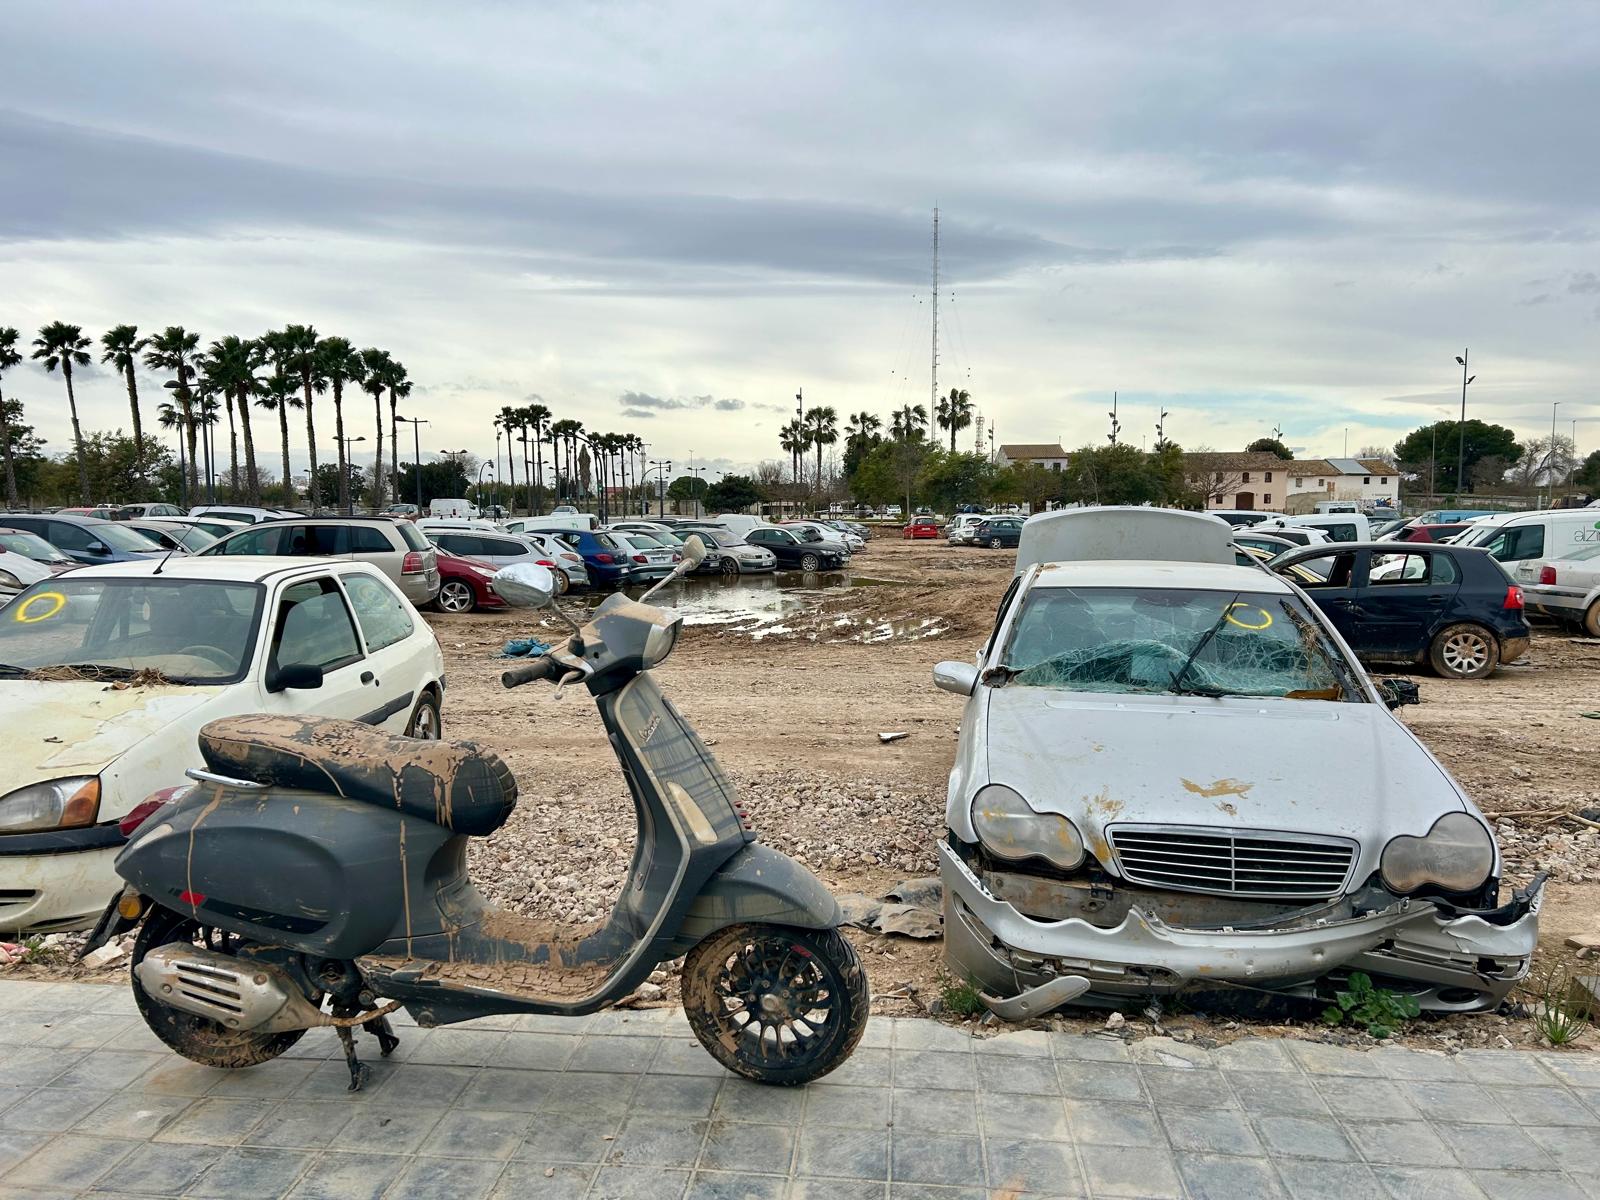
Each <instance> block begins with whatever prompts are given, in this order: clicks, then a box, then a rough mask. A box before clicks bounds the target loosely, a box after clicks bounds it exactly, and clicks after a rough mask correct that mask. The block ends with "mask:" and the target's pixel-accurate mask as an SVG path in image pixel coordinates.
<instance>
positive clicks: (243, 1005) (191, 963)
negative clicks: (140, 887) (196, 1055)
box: [133, 943, 333, 1033]
mask: <svg viewBox="0 0 1600 1200" xmlns="http://www.w3.org/2000/svg"><path fill="white" fill-rule="evenodd" d="M133 973H134V975H136V976H137V977H138V980H139V986H140V987H142V988H143V989H144V990H145V992H146V994H147V995H149V996H150V997H151V998H152V999H155V1000H159V1001H160V1002H161V1003H162V1004H166V1005H169V1006H170V1007H172V1008H176V1009H178V1010H179V1011H180V1012H186V1013H193V1014H194V1015H195V1016H197V1017H206V1018H207V1019H209V1020H212V1021H215V1022H217V1023H218V1024H219V1025H224V1026H226V1027H227V1028H229V1029H239V1030H246V1029H249V1030H256V1031H259V1032H262V1033H282V1032H285V1031H287V1030H290V1029H312V1028H315V1027H316V1026H319V1025H331V1024H333V1018H332V1017H331V1016H330V1015H329V1014H327V1013H325V1012H323V1011H322V1010H321V1009H320V1008H318V1007H317V1006H316V1005H314V1004H312V1003H311V1001H309V1000H307V999H306V998H305V996H304V995H303V994H302V993H301V991H300V989H299V988H298V987H296V986H295V984H294V981H293V980H291V979H290V978H289V977H288V975H286V974H284V972H282V971H281V970H279V969H278V968H277V967H274V966H272V965H270V964H269V963H261V962H247V961H243V960H241V959H237V958H234V957H233V956H232V955H228V954H218V953H217V952H216V951H214V950H202V949H200V948H199V947H198V946H189V945H184V944H181V943H175V944H173V945H169V946H158V947H156V948H155V949H154V950H152V951H150V953H148V954H146V955H145V956H144V959H143V961H141V962H140V963H139V965H138V966H136V967H135V968H134V969H133Z"/></svg>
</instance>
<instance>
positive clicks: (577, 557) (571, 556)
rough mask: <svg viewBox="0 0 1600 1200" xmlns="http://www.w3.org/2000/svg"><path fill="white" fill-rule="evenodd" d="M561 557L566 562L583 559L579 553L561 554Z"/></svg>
mask: <svg viewBox="0 0 1600 1200" xmlns="http://www.w3.org/2000/svg"><path fill="white" fill-rule="evenodd" d="M561 557H562V558H564V559H566V560H567V561H568V562H582V561H583V555H581V554H563V555H562V556H561Z"/></svg>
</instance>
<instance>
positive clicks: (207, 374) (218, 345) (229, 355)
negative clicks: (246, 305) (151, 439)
mask: <svg viewBox="0 0 1600 1200" xmlns="http://www.w3.org/2000/svg"><path fill="white" fill-rule="evenodd" d="M263 361H264V354H263V351H262V348H261V344H260V343H259V342H254V341H247V340H246V339H244V338H241V337H238V336H237V335H234V334H229V335H228V336H227V337H224V338H219V339H218V340H217V341H214V342H212V343H211V345H209V346H207V347H206V352H205V354H204V356H203V357H202V358H201V359H200V373H201V377H202V378H203V379H204V380H205V381H206V386H207V388H208V390H209V391H210V392H211V393H213V394H221V395H222V396H223V397H225V398H226V400H227V404H228V425H229V434H228V460H229V467H230V469H231V471H232V475H231V476H230V479H231V481H232V483H233V486H234V488H235V489H237V488H238V486H239V454H238V448H237V446H236V445H235V438H234V436H233V430H232V426H233V418H234V414H235V412H237V414H238V417H239V428H240V431H241V432H242V433H243V435H244V497H245V503H247V504H260V503H261V473H260V471H259V469H258V468H257V466H256V441H255V434H254V431H253V430H252V429H251V426H250V405H251V403H252V402H253V401H254V400H255V399H256V398H257V397H258V396H260V395H261V394H262V392H263V384H262V382H261V380H259V379H258V378H256V370H257V368H259V367H260V366H261V365H262V363H263Z"/></svg>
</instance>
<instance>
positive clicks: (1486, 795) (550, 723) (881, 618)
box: [429, 537, 1600, 1044]
mask: <svg viewBox="0 0 1600 1200" xmlns="http://www.w3.org/2000/svg"><path fill="white" fill-rule="evenodd" d="M1013 558H1014V556H1013V553H1012V552H1011V551H989V550H981V549H975V548H967V547H950V546H947V545H946V544H945V543H944V542H942V541H939V542H918V543H905V542H901V541H899V540H896V539H891V538H883V537H880V538H876V539H874V540H873V542H872V543H871V544H870V546H869V548H868V550H867V551H866V552H865V553H864V554H862V555H859V556H858V557H857V558H856V560H855V562H854V563H853V564H852V567H853V570H852V575H853V576H854V580H853V585H852V586H843V581H841V580H834V581H832V584H833V586H821V587H811V588H805V589H803V590H802V593H801V596H800V607H799V608H796V609H788V610H779V609H775V608H773V607H771V606H770V601H771V599H772V596H773V593H771V592H762V593H761V594H760V595H761V597H764V599H762V600H759V601H758V602H757V603H756V604H754V605H753V606H752V607H751V608H750V609H741V608H740V607H739V605H738V601H739V599H740V598H741V595H742V593H741V592H739V591H738V590H737V587H736V588H735V590H734V591H733V592H732V593H731V595H732V597H733V599H732V601H731V602H730V607H729V610H728V611H709V612H707V611H699V612H697V611H695V602H690V603H686V604H685V605H684V606H683V607H684V611H686V612H688V613H689V614H690V615H689V617H688V620H690V621H695V622H698V623H695V624H691V625H689V626H688V627H687V628H686V629H685V633H684V636H683V640H682V642H681V643H680V645H679V647H678V649H677V650H676V652H675V653H674V655H673V657H672V658H671V659H670V660H669V661H668V662H667V663H666V664H665V666H664V667H663V668H662V669H661V670H660V671H659V673H658V675H659V678H660V681H661V683H662V686H663V688H664V689H665V690H666V692H667V693H668V694H669V695H670V696H671V697H672V699H673V701H674V702H675V703H676V704H677V705H678V706H679V708H680V709H681V710H682V711H683V712H684V714H685V715H686V716H687V717H688V718H689V719H690V720H691V721H692V722H693V723H694V724H695V726H696V728H697V729H698V730H699V731H700V733H701V735H702V736H703V737H704V738H706V739H707V741H708V742H709V743H710V744H711V745H713V747H714V748H715V752H716V754H717V755H718V756H719V758H720V759H721V761H722V763H723V765H724V766H725V768H726V769H727V770H728V771H729V772H730V774H732V775H733V777H734V778H735V780H736V781H737V782H738V783H739V785H740V787H741V789H742V790H743V791H744V793H745V795H746V798H747V800H748V802H749V805H750V808H751V812H752V815H753V818H754V821H755V825H756V828H757V829H758V830H759V831H760V832H761V835H762V838H763V840H764V841H766V842H767V843H768V844H771V845H773V846H775V847H777V848H779V849H782V850H784V851H786V852H788V853H792V854H795V855H796V856H797V857H799V858H800V859H802V861H805V862H806V863H807V865H809V866H810V867H812V869H813V870H815V871H816V872H817V873H818V874H819V875H820V876H821V877H822V878H823V880H824V881H825V882H826V883H827V884H828V885H829V886H830V887H831V888H833V889H834V890H835V891H836V892H838V893H848V892H859V893H865V894H867V895H868V896H877V895H879V894H880V893H881V892H882V891H883V890H884V889H886V888H888V887H890V886H892V885H893V884H895V883H896V882H899V881H902V880H905V879H907V878H910V877H916V876H926V875H931V874H933V873H934V871H935V868H934V859H933V855H932V849H931V843H932V840H933V839H934V838H935V837H937V836H938V835H939V833H940V832H941V830H942V828H943V810H944V790H945V780H946V775H947V773H948V771H949V769H950V766H951V762H952V760H953V756H954V752H955V747H956V736H957V731H958V724H959V720H960V715H961V701H960V700H959V698H957V697H953V696H950V695H947V694H945V693H942V692H939V691H936V690H935V689H934V687H933V685H932V682H931V679H930V670H931V668H932V666H933V664H934V663H935V662H936V661H938V660H940V659H945V658H964V659H968V660H969V661H970V659H971V656H972V654H973V652H974V651H975V650H976V649H977V648H978V647H979V646H980V645H981V644H982V641H983V639H984V637H985V636H986V634H987V632H988V630H989V628H990V624H991V621H992V618H993V613H994V610H995V607H996V604H997V603H998V601H999V598H1000V594H1001V592H1002V591H1003V589H1004V586H1005V584H1006V582H1007V581H1008V580H1009V578H1010V574H1011V567H1012V563H1013ZM783 582H784V583H785V585H786V586H787V585H791V584H792V585H793V586H796V587H798V586H799V585H800V581H799V580H797V579H794V578H793V577H788V578H786V579H784V580H783ZM828 582H829V581H828V580H826V578H825V579H824V580H823V583H824V584H826V583H828ZM717 586H718V584H717V583H716V581H712V582H711V583H710V585H709V587H710V588H711V589H714V588H716V587H717ZM697 589H698V591H699V592H700V593H701V594H702V600H703V593H704V591H705V590H706V589H704V588H698V585H697ZM791 599H792V597H791ZM571 603H572V607H573V608H574V610H576V608H577V602H576V600H574V601H573V602H571ZM711 608H712V609H716V604H715V602H713V603H712V604H711ZM429 620H430V621H431V622H432V623H433V625H434V628H435V630H436V631H437V633H438V636H439V639H440V642H441V643H442V645H443V646H444V648H445V654H446V657H447V660H448V664H449V665H448V672H449V692H448V699H447V703H446V708H445V726H446V731H447V736H452V737H472V738H475V739H478V740H479V741H481V742H483V743H484V744H486V745H488V746H491V747H493V748H494V749H496V750H498V751H500V752H501V753H502V754H503V755H505V757H506V758H507V759H508V761H509V762H510V763H511V765H512V767H513V769H514V770H515V772H516V774H517V777H518V780H519V782H520V784H521V786H522V788H523V791H524V796H525V800H524V802H523V804H522V805H521V806H520V808H519V812H518V814H517V815H516V816H515V817H514V818H513V820H512V822H511V823H510V824H509V825H508V827H507V828H506V829H505V830H504V831H502V832H501V833H500V834H497V835H495V837H494V838H492V839H490V842H489V844H488V845H487V846H485V847H483V849H482V850H481V851H480V854H479V861H478V863H477V864H475V865H476V866H477V868H478V869H479V871H480V873H481V874H482V876H483V877H484V878H485V879H487V880H489V885H488V890H490V892H491V894H493V895H495V896H496V898H497V899H499V900H501V901H502V902H503V903H508V904H510V905H512V906H513V907H516V908H518V909H519V910H522V911H527V912H530V913H535V914H537V915H540V916H559V917H563V918H566V919H574V920H576V919H583V918H587V917H591V916H593V915H595V914H596V913H599V912H601V911H603V907H604V905H605V904H606V903H608V902H609V897H610V896H611V895H612V894H614V893H615V889H616V888H617V887H618V886H619V885H620V883H621V880H622V877H623V874H624V873H625V871H626V868H627V862H628V853H629V851H630V849H631V828H632V821H631V804H630V802H629V801H628V800H627V799H626V793H625V791H624V789H623V785H622V783H621V780H620V778H619V777H618V776H617V773H616V771H615V769H614V766H613V761H612V758H611V755H610V752H609V750H608V749H607V747H606V746H605V743H604V741H603V738H602V735H601V732H600V728H599V723H598V720H597V719H596V717H595V714H594V711H593V708H592V707H591V706H590V705H589V704H588V702H587V699H586V697H584V696H583V695H581V694H573V695H570V696H567V697H565V698H564V699H562V700H559V701H557V700H553V699H552V698H551V695H550V689H548V688H539V689H531V690H528V691H513V692H507V691H505V690H503V689H502V688H501V687H500V685H499V682H498V670H499V667H500V665H501V664H500V663H499V662H498V661H496V660H493V659H490V658H489V657H488V656H489V655H492V654H493V653H495V652H496V651H497V650H498V649H499V648H500V647H501V646H502V645H503V643H504V642H505V641H506V640H507V639H509V638H511V637H515V636H527V635H530V634H531V635H533V636H542V637H545V638H546V639H547V640H548V639H549V638H550V637H553V636H555V631H556V627H555V625H554V624H553V623H552V622H549V621H548V619H547V620H546V623H545V624H544V625H543V626H541V625H539V623H538V620H537V618H535V617H534V615H533V614H527V613H508V614H500V615H486V614H474V615H467V616H437V615H430V617H429ZM1597 668H1600V645H1597V644H1585V643H1584V642H1582V641H1578V640H1574V639H1571V638H1569V637H1567V636H1566V635H1564V634H1562V633H1560V632H1558V631H1554V630H1543V631H1540V634H1539V636H1537V637H1536V639H1535V642H1534V646H1533V649H1532V651H1531V653H1530V654H1529V655H1528V657H1527V659H1526V660H1525V662H1524V663H1523V664H1519V665H1515V666H1510V667H1506V668H1503V669H1502V670H1501V671H1499V672H1498V673H1497V674H1496V675H1495V676H1494V677H1493V678H1491V679H1489V680H1487V681H1480V682H1460V683H1455V682H1446V681H1444V680H1440V679H1438V678H1436V677H1434V676H1432V675H1431V674H1429V673H1426V672H1423V671H1420V670H1419V671H1418V672H1417V673H1416V674H1415V675H1414V678H1416V679H1417V681H1418V682H1419V683H1420V685H1421V691H1422V698H1423V702H1422V703H1421V704H1420V705H1417V706H1415V707H1412V708H1408V709H1405V710H1403V713H1404V716H1405V718H1406V720H1407V722H1408V724H1410V725H1411V726H1412V728H1414V729H1415V730H1416V731H1417V732H1418V734H1419V735H1420V736H1421V737H1422V739H1423V740H1424V741H1425V742H1426V744H1427V745H1428V746H1429V747H1430V749H1432V751H1433V752H1434V753H1435V754H1436V755H1437V756H1438V757H1439V758H1440V759H1441V761H1443V762H1444V764H1445V765H1446V766H1447V767H1448V768H1449V769H1450V771H1451V772H1452V773H1453V774H1455V776H1456V777H1457V778H1458V779H1459V780H1460V781H1461V782H1462V783H1463V784H1464V785H1465V787H1466V788H1467V789H1468V791H1469V792H1470V793H1471V794H1472V795H1473V796H1474V797H1475V798H1476V799H1477V801H1478V803H1479V804H1480V805H1481V806H1482V808H1483V809H1484V810H1485V812H1486V813H1487V814H1488V815H1490V816H1491V818H1500V817H1505V818H1508V819H1509V821H1510V824H1506V825H1503V826H1502V839H1503V841H1504V842H1505V843H1506V845H1505V853H1506V857H1507V864H1508V873H1507V877H1508V881H1509V882H1510V883H1522V882H1525V881H1526V880H1527V879H1528V878H1529V877H1530V876H1531V875H1532V874H1533V872H1534V871H1535V870H1537V869H1541V868H1549V869H1551V870H1552V879H1553V882H1552V883H1551V884H1550V885H1549V889H1548V892H1547V899H1546V902H1545V906H1544V910H1543V917H1542V922H1541V960H1542V961H1541V964H1540V969H1543V968H1544V966H1545V965H1546V964H1547V963H1548V962H1551V961H1554V960H1555V959H1556V958H1558V957H1562V956H1568V955H1570V951H1566V950H1564V948H1563V945H1562V943H1563V942H1564V940H1565V938H1566V937H1568V936H1569V935H1571V934H1574V933H1578V932H1597V931H1600V827H1593V828H1591V827H1588V826H1585V825H1583V824H1580V823H1578V822H1576V821H1569V820H1566V819H1564V818H1563V814H1567V813H1576V812H1579V811H1582V810H1585V809H1593V807H1594V806H1596V805H1600V775H1597V774H1596V773H1595V772H1594V771H1592V770H1591V769H1590V768H1589V767H1588V765H1587V757H1588V756H1587V754H1586V752H1585V751H1584V750H1583V749H1582V748H1583V747H1586V746H1592V745H1593V744H1594V741H1595V739H1596V735H1600V722H1595V721H1593V720H1590V719H1587V718H1584V717H1581V716H1580V715H1579V714H1580V712H1584V711H1591V710H1593V709H1595V708H1596V707H1600V672H1597ZM890 731H893V732H904V733H906V734H907V735H908V736H907V737H905V738H904V739H903V740H900V741H896V742H892V743H889V744H883V743H880V741H879V738H878V734H879V733H880V732H890ZM850 936H851V937H852V940H853V941H854V942H855V943H856V945H857V946H858V948H859V949H860V950H861V951H862V952H863V955H864V959H865V961H866V963H867V968H868V972H869V976H870V978H871V980H872V986H873V993H874V997H875V1000H874V1008H875V1010H877V1011H883V1012H891V1013H896V1014H900V1015H907V1014H912V1013H917V1012H923V1011H927V1009H928V1007H929V1006H930V1005H932V1004H933V1002H934V1000H935V998H936V997H938V995H939V979H940V975H941V950H942V948H941V944H940V943H939V942H938V941H936V940H935V941H932V942H918V941H912V940H909V939H906V938H900V937H887V936H883V935H878V934H873V933H869V932H863V931H859V930H852V931H851V933H850ZM1591 969H1592V968H1591ZM665 982H666V983H667V987H668V990H669V994H670V992H671V988H672V982H673V981H670V980H668V981H665ZM934 1007H935V1008H937V1005H934ZM1087 1020H1090V1021H1092V1022H1098V1021H1099V1020H1101V1018H1093V1017H1091V1018H1087ZM1181 1023H1182V1019H1181V1018H1180V1019H1179V1025H1180V1026H1181ZM1212 1024H1214V1022H1213V1023H1212ZM1428 1025H1430V1026H1436V1027H1437V1028H1436V1029H1435V1030H1434V1033H1433V1035H1432V1036H1434V1037H1436V1038H1437V1037H1443V1038H1446V1039H1449V1038H1452V1037H1458V1036H1465V1037H1466V1038H1467V1039H1468V1040H1470V1041H1471V1042H1472V1043H1475V1044H1481V1043H1483V1042H1484V1041H1485V1040H1492V1039H1495V1038H1500V1037H1503V1036H1508V1035H1509V1036H1510V1037H1511V1038H1512V1039H1513V1040H1526V1036H1525V1035H1526V1023H1525V1022H1521V1021H1516V1020H1512V1021H1507V1020H1505V1019H1504V1018H1501V1017H1477V1018H1464V1019H1455V1020H1451V1021H1448V1022H1430V1023H1428ZM1173 1027H1174V1026H1172V1025H1171V1023H1170V1021H1169V1022H1168V1028H1169V1030H1170V1029H1172V1028H1173ZM1440 1030H1442V1031H1443V1032H1440ZM1257 1031H1259V1029H1258V1030H1257ZM1458 1031H1459V1032H1458ZM1209 1032H1210V1033H1211V1034H1212V1035H1215V1033H1216V1030H1215V1029H1211V1030H1210V1031H1209ZM1590 1036H1591V1037H1592V1036H1593V1035H1592V1034H1591V1035H1590Z"/></svg>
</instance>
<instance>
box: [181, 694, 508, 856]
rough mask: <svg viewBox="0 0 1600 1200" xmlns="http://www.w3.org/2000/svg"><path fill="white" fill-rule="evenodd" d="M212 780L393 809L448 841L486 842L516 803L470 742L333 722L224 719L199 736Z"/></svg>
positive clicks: (494, 759) (500, 770) (494, 762)
mask: <svg viewBox="0 0 1600 1200" xmlns="http://www.w3.org/2000/svg"><path fill="white" fill-rule="evenodd" d="M200 755H201V757H202V758H204V759H205V763H206V766H207V767H208V768H209V769H210V770H212V771H215V772H216V773H217V774H219V775H230V776H232V777H234V778H236V779H246V780H250V781H252V782H254V783H264V784H268V785H270V786H274V787H285V788H299V789H304V790H307V791H314V792H330V793H333V794H334V795H338V796H343V797H345V798H346V799H349V800H360V801H364V802H366V803H368V804H375V805H379V806H380V807H384V808H392V809H398V810H399V811H401V812H403V813H409V814H410V815H411V816H413V817H421V818H422V819H423V820H425V821H432V822H433V823H434V824H435V825H442V826H443V827H444V828H446V829H449V830H452V831H453V832H455V833H464V834H469V835H471V836H474V837H483V836H485V835H487V834H490V833H493V832H494V831H495V830H496V829H498V828H500V826H501V825H504V824H505V821H506V818H507V817H508V816H510V815H511V810H512V809H513V808H515V807H516V804H517V782H516V780H515V779H514V778H513V777H512V775H511V771H510V769H509V768H508V767H507V766H506V764H505V763H504V762H503V761H502V760H501V758H500V756H499V755H497V754H495V753H494V752H493V751H490V750H480V749H479V748H478V747H477V746H475V745H474V744H473V743H471V742H426V741H419V740H417V739H416V738H408V737H399V736H396V735H395V734H391V733H384V732H383V731H381V730H378V729H374V728H373V727H372V726H371V725H364V724H362V723H361V722H359V721H341V720H336V719H334V718H332V717H292V716H272V715H268V714H265V713H258V714H256V715H254V716H245V717H225V718H223V719H222V720H218V721H212V722H211V723H209V724H208V725H206V726H205V727H204V728H203V729H201V730H200Z"/></svg>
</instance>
